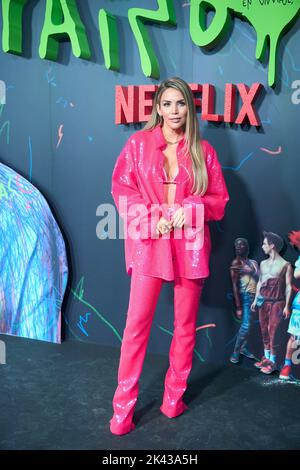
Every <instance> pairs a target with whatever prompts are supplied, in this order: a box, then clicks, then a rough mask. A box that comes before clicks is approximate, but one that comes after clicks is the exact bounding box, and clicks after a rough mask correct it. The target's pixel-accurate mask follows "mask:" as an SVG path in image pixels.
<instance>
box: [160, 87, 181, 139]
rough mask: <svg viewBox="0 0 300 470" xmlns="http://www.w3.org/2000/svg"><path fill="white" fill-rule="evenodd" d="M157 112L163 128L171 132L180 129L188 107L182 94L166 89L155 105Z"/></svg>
mask: <svg viewBox="0 0 300 470" xmlns="http://www.w3.org/2000/svg"><path fill="white" fill-rule="evenodd" d="M156 109H157V112H158V114H159V115H160V116H162V117H163V121H164V126H167V127H169V128H170V129H172V130H177V129H180V128H181V127H182V126H184V125H185V123H186V118H187V115H188V107H187V103H186V102H185V99H184V97H183V94H182V93H181V92H180V91H179V90H175V88H167V89H166V90H165V91H164V92H163V94H162V96H161V100H160V104H157V105H156Z"/></svg>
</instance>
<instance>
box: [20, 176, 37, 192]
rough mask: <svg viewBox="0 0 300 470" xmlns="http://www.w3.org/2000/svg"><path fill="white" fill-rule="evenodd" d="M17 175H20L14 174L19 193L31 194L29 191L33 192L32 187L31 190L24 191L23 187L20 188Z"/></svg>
mask: <svg viewBox="0 0 300 470" xmlns="http://www.w3.org/2000/svg"><path fill="white" fill-rule="evenodd" d="M19 177H20V175H17V176H16V184H17V186H18V188H19V189H20V191H21V193H24V194H31V193H33V189H32V190H31V191H26V189H23V188H22V186H21V185H20V183H19Z"/></svg>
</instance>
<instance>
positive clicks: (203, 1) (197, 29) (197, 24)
mask: <svg viewBox="0 0 300 470" xmlns="http://www.w3.org/2000/svg"><path fill="white" fill-rule="evenodd" d="M209 9H210V10H211V9H213V10H215V15H214V18H213V20H212V22H211V24H210V25H209V27H208V28H206V26H205V25H206V15H207V11H208V10H209ZM299 12H300V2H299V0H284V1H283V0H272V1H271V0H222V2H220V1H219V0H191V10H190V35H191V38H192V41H193V42H194V43H195V44H196V45H198V46H207V47H214V46H215V45H216V44H217V42H218V41H219V40H220V39H221V38H223V37H224V36H225V35H226V34H227V33H228V29H229V26H230V21H231V19H232V17H231V14H232V13H235V14H236V15H237V16H240V17H241V18H242V19H244V20H247V21H248V22H249V23H250V24H251V25H252V26H253V28H254V29H255V31H256V34H257V45H256V54H255V55H256V59H257V60H259V61H261V62H262V61H263V60H264V58H265V57H266V49H267V39H268V37H269V39H270V55H269V56H270V59H269V74H268V83H269V86H273V85H275V81H276V57H277V50H278V47H279V41H280V39H281V37H282V36H283V35H284V34H285V33H286V32H287V31H288V30H289V29H290V28H291V27H292V25H293V24H294V22H295V21H296V19H297V17H298V16H299Z"/></svg>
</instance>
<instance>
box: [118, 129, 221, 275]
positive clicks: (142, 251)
mask: <svg viewBox="0 0 300 470" xmlns="http://www.w3.org/2000/svg"><path fill="white" fill-rule="evenodd" d="M201 145H202V148H203V152H204V155H205V161H206V167H207V172H208V188H207V191H206V193H205V195H204V196H199V195H193V194H192V186H193V172H192V159H191V157H190V155H189V154H187V153H186V152H185V151H184V138H182V139H181V140H180V141H179V143H178V145H177V149H176V153H177V162H178V169H179V171H178V173H177V175H176V177H175V178H174V180H172V181H173V182H174V183H176V192H175V200H174V205H175V208H177V207H179V206H183V207H184V208H185V210H187V214H189V217H188V220H189V226H190V227H191V230H194V229H195V228H196V229H197V227H199V230H200V231H201V232H202V236H201V237H200V238H201V243H200V242H199V243H198V242H197V243H193V244H192V242H193V237H192V236H191V233H189V232H188V231H185V230H184V229H183V228H182V229H175V230H172V231H171V233H170V234H169V235H168V236H165V235H163V236H161V235H157V234H156V233H155V228H156V223H157V222H158V220H159V217H160V216H161V215H164V216H165V217H166V218H170V214H171V213H172V209H173V208H171V209H168V208H166V201H165V196H164V184H165V183H167V179H166V178H167V177H166V172H165V171H164V166H163V162H164V154H163V150H164V149H165V148H166V146H167V143H166V140H165V138H164V136H163V133H162V129H161V127H160V126H156V127H155V128H153V129H151V130H140V131H137V132H135V133H134V134H133V135H132V136H131V137H130V138H129V139H128V140H127V142H126V144H125V146H124V148H123V150H122V151H121V153H120V155H119V157H118V158H117V161H116V164H115V167H114V170H113V174H112V187H111V194H112V196H113V199H114V201H115V204H116V206H117V209H118V212H119V214H120V216H121V217H122V218H123V220H124V222H125V227H128V225H129V224H130V223H131V222H132V220H133V219H134V218H136V212H134V211H132V212H131V211H130V207H131V206H132V205H133V204H134V205H135V204H142V205H143V206H144V207H145V211H144V212H142V213H141V216H140V218H139V234H138V235H135V237H134V238H132V237H129V236H126V235H125V261H126V270H127V273H128V274H129V275H131V273H132V268H133V267H134V269H135V270H136V272H138V273H141V274H144V275H148V276H155V277H160V278H162V279H165V280H167V281H171V280H174V278H175V277H176V276H179V277H185V278H188V279H196V278H205V277H207V276H208V275H209V256H210V250H211V240H210V232H209V226H208V222H209V221H212V220H220V219H222V217H223V215H224V209H225V206H226V203H227V202H228V200H229V197H228V192H227V188H226V184H225V181H224V178H223V174H222V169H221V166H220V164H219V162H218V158H217V154H216V151H215V149H214V148H213V146H212V145H211V144H210V143H209V142H208V141H206V140H202V141H201ZM123 198H125V199H126V204H123V203H122V202H121V201H122V199H123ZM125 199H124V200H125ZM199 214H200V216H199ZM201 214H202V217H201ZM203 217H204V220H203ZM201 219H202V220H201ZM178 230H179V231H181V232H182V233H181V234H178ZM125 232H126V228H125ZM186 233H188V236H187V235H186ZM194 233H195V238H194V240H196V237H197V236H198V237H199V234H198V235H197V230H194ZM187 243H188V244H187ZM191 246H192V247H193V249H191V248H190V247H191ZM187 247H188V248H187Z"/></svg>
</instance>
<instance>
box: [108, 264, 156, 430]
mask: <svg viewBox="0 0 300 470" xmlns="http://www.w3.org/2000/svg"><path fill="white" fill-rule="evenodd" d="M162 283H163V279H160V278H155V277H151V276H144V275H140V274H136V273H134V272H132V276H131V287H130V298H129V306H128V311H127V320H126V326H125V330H124V333H123V339H122V345H121V354H120V362H119V369H118V386H117V389H116V391H115V394H114V397H113V409H114V415H113V417H112V419H111V420H110V430H111V432H112V433H114V434H126V433H127V432H129V431H131V430H132V429H133V428H134V427H135V426H134V423H133V422H132V417H133V413H134V408H135V405H136V401H137V397H138V381H139V377H140V374H141V372H142V367H143V362H144V358H145V354H146V349H147V344H148V339H149V334H150V330H151V325H152V320H153V316H154V313H155V307H156V304H157V300H158V297H159V294H160V290H161V287H162Z"/></svg>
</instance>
